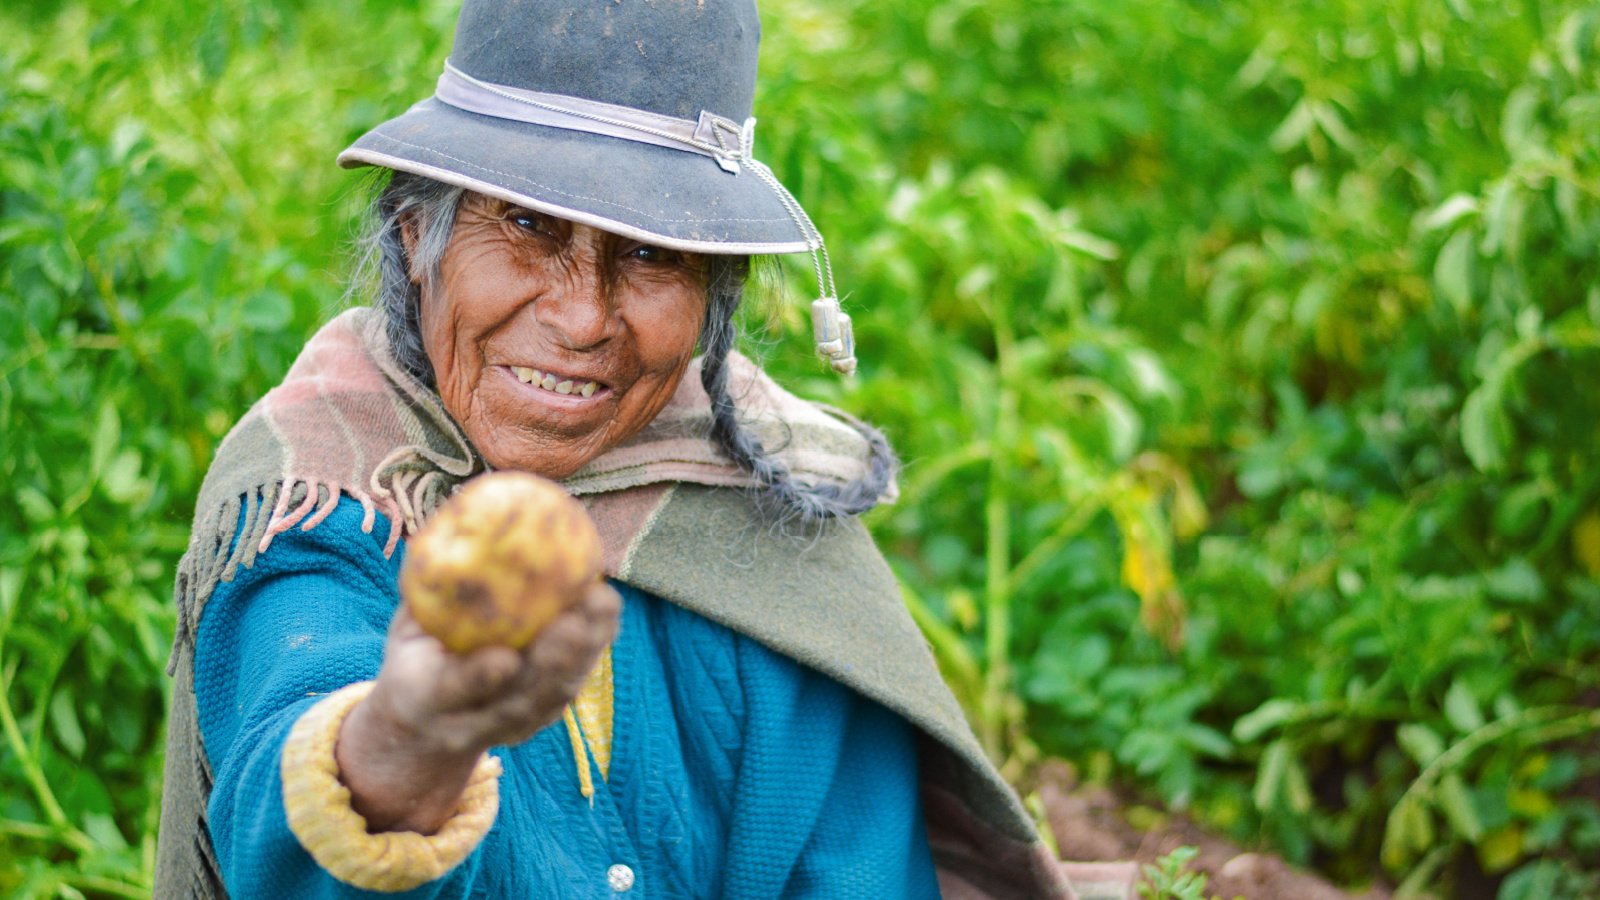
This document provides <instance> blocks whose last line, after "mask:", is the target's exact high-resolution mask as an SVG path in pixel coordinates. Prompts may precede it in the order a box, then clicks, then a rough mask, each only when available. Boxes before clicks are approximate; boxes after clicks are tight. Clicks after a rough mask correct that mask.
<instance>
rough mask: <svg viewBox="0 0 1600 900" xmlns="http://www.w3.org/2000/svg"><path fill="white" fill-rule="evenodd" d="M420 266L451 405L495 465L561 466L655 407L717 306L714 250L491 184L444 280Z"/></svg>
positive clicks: (462, 216) (459, 234) (598, 448)
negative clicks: (639, 233)
mask: <svg viewBox="0 0 1600 900" xmlns="http://www.w3.org/2000/svg"><path fill="white" fill-rule="evenodd" d="M409 237H410V234H409V232H408V238H409ZM408 242H410V243H414V241H408ZM412 278H413V279H415V280H421V282H422V316H421V319H422V341H423V347H424V349H425V350H426V351H427V354H428V359H429V361H430V362H431V363H432V364H433V371H434V375H435V377H436V379H437V382H438V387H439V396H440V397H441V398H442V399H443V400H444V406H445V409H446V410H448V411H449V413H450V415H451V416H453V417H454V418H455V420H456V421H457V422H459V423H460V424H461V427H462V428H463V429H464V430H465V432H466V435H467V438H468V440H470V441H472V443H473V445H474V446H475V447H477V448H478V451H479V452H480V453H482V454H483V456H484V459H486V460H487V461H488V462H489V464H490V465H491V466H494V467H495V468H498V469H521V470H524V471H528V472H534V473H536V474H539V475H544V476H546V477H548V478H562V477H565V476H567V475H570V474H572V473H573V472H576V471H577V470H578V469H579V468H581V467H582V466H583V465H584V464H585V463H587V462H588V461H589V460H591V459H593V458H594V457H596V456H598V455H600V454H601V453H603V452H605V451H606V450H608V449H610V448H611V447H613V446H615V445H616V444H617V443H618V442H620V441H622V440H624V439H625V438H627V437H629V436H631V435H633V434H634V433H636V432H637V431H639V430H640V429H641V428H643V427H644V426H645V425H646V424H648V423H649V422H650V420H651V419H653V418H655V415H656V413H657V412H659V411H660V410H661V407H662V406H664V405H665V404H666V402H667V400H668V399H669V398H670V397H671V396H672V393H673V391H674V390H676V389H677V386H678V381H679V379H681V378H682V377H683V372H684V369H685V368H686V367H687V366H688V364H689V360H690V358H691V357H692V356H693V355H694V348H695V341H696V338H697V337H698V336H699V333H700V324H701V320H702V319H703V318H704V316H705V304H706V260H705V258H704V257H703V256H700V255H698V254H693V253H681V252H678V251H675V250H665V249H662V248H660V247H654V246H651V245H648V244H641V243H640V242H638V241H635V240H632V239H629V238H624V237H619V236H617V235H614V234H611V233H609V232H605V231H600V230H599V229H596V228H591V227H589V226H587V225H579V224H577V223H574V222H569V221H567V220H565V219H558V218H555V217H554V216H549V215H545V214H544V213H539V212H535V211H533V210H530V209H524V208H522V207H519V206H516V205H513V204H511V203H506V202H504V201H501V200H496V199H493V198H490V197H484V196H482V195H480V194H472V193H469V194H467V195H466V196H465V197H464V198H463V199H462V201H461V207H460V209H459V211H458V212H457V214H456V225H455V230H454V231H453V232H452V235H451V238H450V243H449V245H448V246H447V247H446V248H445V253H444V258H443V259H442V261H441V263H440V267H439V276H438V281H437V283H433V282H432V280H431V279H429V278H428V277H427V273H423V272H413V273H412Z"/></svg>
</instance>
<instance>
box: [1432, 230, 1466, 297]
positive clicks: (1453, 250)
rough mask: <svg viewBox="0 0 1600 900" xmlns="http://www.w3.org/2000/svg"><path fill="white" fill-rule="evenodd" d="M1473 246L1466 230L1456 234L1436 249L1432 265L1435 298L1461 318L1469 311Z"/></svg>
mask: <svg viewBox="0 0 1600 900" xmlns="http://www.w3.org/2000/svg"><path fill="white" fill-rule="evenodd" d="M1474 244H1475V241H1474V238H1473V234H1472V232H1471V231H1470V230H1466V229H1463V230H1461V231H1458V232H1456V234H1455V235H1454V236H1453V237H1451V238H1450V240H1448V241H1446V242H1445V245H1444V246H1443V247H1441V248H1440V249H1439V255H1438V257H1437V258H1435V259H1434V261H1433V283H1434V284H1435V285H1436V286H1437V287H1438V289H1439V296H1441V297H1443V298H1444V299H1445V302H1447V303H1449V304H1450V308H1451V309H1454V310H1455V311H1456V315H1458V316H1462V317H1465V316H1466V315H1467V314H1468V313H1470V312H1471V311H1472V265H1473V260H1474V258H1475V257H1476V256H1477V248H1476V246H1474Z"/></svg>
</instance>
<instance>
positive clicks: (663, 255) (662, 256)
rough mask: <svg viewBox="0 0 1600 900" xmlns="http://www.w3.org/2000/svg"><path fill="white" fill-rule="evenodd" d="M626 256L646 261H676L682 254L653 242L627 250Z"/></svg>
mask: <svg viewBox="0 0 1600 900" xmlns="http://www.w3.org/2000/svg"><path fill="white" fill-rule="evenodd" d="M628 257H629V258H630V259H637V260H639V261H641V262H647V263H676V262H679V261H681V260H682V259H683V255H682V254H680V253H678V252H677V251H676V250H668V249H667V248H665V247H657V246H655V245H654V244H640V245H638V246H637V247H634V248H633V249H632V250H629V251H628Z"/></svg>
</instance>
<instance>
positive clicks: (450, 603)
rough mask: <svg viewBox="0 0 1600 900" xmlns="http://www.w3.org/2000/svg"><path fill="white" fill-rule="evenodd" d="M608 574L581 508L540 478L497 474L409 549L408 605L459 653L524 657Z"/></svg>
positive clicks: (467, 490) (453, 505)
mask: <svg viewBox="0 0 1600 900" xmlns="http://www.w3.org/2000/svg"><path fill="white" fill-rule="evenodd" d="M600 574H601V569H600V536H599V535H598V534H597V533H596V532H595V529H594V523H593V522H591V521H590V520H589V515H588V513H587V512H585V511H584V508H583V506H582V505H581V504H579V503H578V501H576V500H574V499H572V497H570V496H568V495H567V493H566V492H565V491H563V490H562V489H561V488H560V487H558V486H557V485H556V484H555V483H554V482H552V481H549V480H547V479H544V478H540V477H539V476H537V475H530V474H527V473H524V472H495V473H492V474H489V475H484V476H481V477H479V478H475V479H473V480H472V481H470V482H468V483H467V485H466V486H465V487H463V488H462V489H461V490H460V491H458V492H457V493H456V495H455V496H454V497H452V498H451V499H450V500H449V501H448V502H447V503H445V504H444V505H443V506H442V507H440V508H439V510H438V511H437V512H436V513H435V514H434V516H433V518H432V519H431V520H429V522H428V524H427V525H426V526H424V527H423V528H422V530H421V531H420V532H418V533H417V535H416V536H415V537H413V538H412V539H411V540H410V541H409V542H408V543H407V546H406V561H405V565H404V566H403V567H402V568H401V571H400V595H401V597H403V598H404V600H405V603H406V605H407V607H408V608H409V609H410V611H411V615H412V616H413V617H414V618H415V619H416V620H417V623H418V624H420V625H421V626H422V627H423V629H425V630H426V631H427V632H428V633H429V634H431V635H433V636H434V637H436V638H438V639H439V640H440V642H442V643H443V644H444V645H445V646H446V647H447V648H449V649H450V650H451V652H454V653H468V652H471V651H472V650H475V649H477V648H478V647H483V646H487V645H490V644H498V645H502V646H506V647H513V648H521V647H524V646H526V645H527V644H528V642H529V641H531V640H533V637H534V635H536V634H538V633H539V630H540V629H541V628H543V627H544V626H545V625H546V624H548V623H549V622H550V620H552V619H554V618H555V617H556V615H558V614H559V613H560V612H561V611H562V610H564V609H566V608H567V607H568V606H570V605H571V604H573V603H575V602H577V601H578V600H579V599H580V598H581V597H582V596H583V595H584V593H585V592H586V591H587V590H588V589H589V587H590V586H591V585H593V584H594V583H595V581H596V580H597V579H599V577H600Z"/></svg>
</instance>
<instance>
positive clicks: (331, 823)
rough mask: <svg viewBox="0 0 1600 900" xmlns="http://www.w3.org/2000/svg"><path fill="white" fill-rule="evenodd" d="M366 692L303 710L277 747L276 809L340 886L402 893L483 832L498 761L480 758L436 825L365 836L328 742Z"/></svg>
mask: <svg viewBox="0 0 1600 900" xmlns="http://www.w3.org/2000/svg"><path fill="white" fill-rule="evenodd" d="M371 692H372V682H370V681H362V682H357V683H356V684H352V685H350V686H349V687H346V688H343V689H341V690H338V691H335V692H334V693H332V694H329V695H328V696H327V697H326V698H324V699H323V700H321V701H319V702H318V703H317V705H315V706H313V707H311V708H310V709H309V710H307V711H306V713H305V715H303V716H301V717H300V720H299V721H297V722H295V724H294V728H293V729H292V730H291V731H290V732H289V740H288V741H287V742H286V743H285V744H284V745H283V762H282V766H281V768H282V770H283V806H284V809H285V810H287V811H288V813H289V830H290V831H292V832H294V836H295V837H297V838H299V839H300V845H301V846H303V847H305V848H306V852H308V853H310V854H311V858H312V859H314V860H316V861H317V864H318V865H320V866H322V868H324V869H326V870H327V871H328V874H330V875H332V876H333V877H335V878H337V879H339V880H340V881H342V882H344V883H346V884H349V885H353V886H355V887H358V888H362V889H365V890H369V891H389V892H393V891H405V890H410V889H411V888H414V887H416V886H418V885H421V884H426V883H428V882H430V881H433V880H435V879H438V878H440V877H442V876H443V875H444V874H445V873H446V872H448V871H450V870H451V869H453V868H455V867H456V866H457V865H459V864H460V863H461V861H462V860H464V859H466V858H467V855H468V854H470V853H471V852H472V850H473V848H474V847H477V846H478V843H479V842H480V841H482V840H483V836H484V835H486V834H488V833H489V828H490V827H491V826H492V825H494V817H495V814H496V812H498V811H499V809H500V784H499V782H498V781H497V780H496V779H498V778H499V776H500V760H498V759H496V758H494V757H493V756H490V755H489V754H487V753H485V754H484V755H483V758H482V759H479V760H478V764H477V767H476V768H474V769H473V770H472V777H471V778H470V779H469V780H468V781H467V788H466V790H465V791H464V792H463V793H462V795H461V802H460V804H459V805H458V806H457V807H456V812H455V815H453V816H451V817H450V819H449V820H448V821H446V822H445V823H444V826H443V827H442V828H440V829H439V830H438V832H437V833H435V834H432V835H423V834H417V833H416V832H414V831H390V832H384V833H382V834H368V833H367V822H366V820H365V819H363V818H362V817H361V814H360V813H358V812H356V811H355V810H354V809H352V808H351V806H350V789H349V788H347V787H345V786H344V784H343V783H342V782H341V781H340V780H339V764H338V761H337V759H336V757H335V756H334V744H335V743H336V742H337V741H338V739H339V726H340V725H342V724H343V723H344V717H345V716H346V715H348V714H349V712H350V710H352V709H354V708H355V706H356V704H357V703H360V702H361V701H362V699H364V698H365V697H366V696H367V695H368V694H370V693H371Z"/></svg>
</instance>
